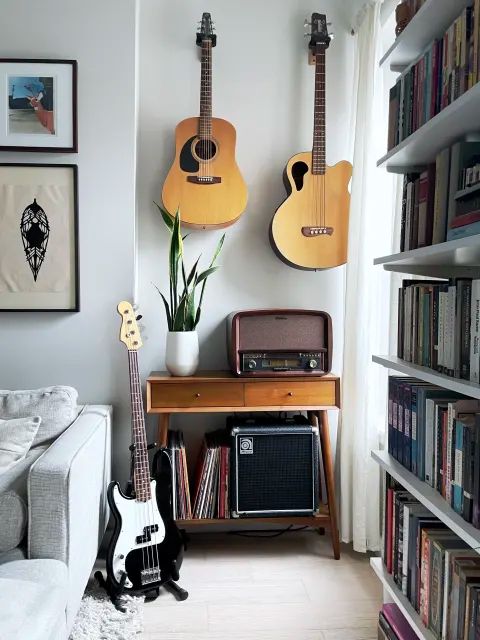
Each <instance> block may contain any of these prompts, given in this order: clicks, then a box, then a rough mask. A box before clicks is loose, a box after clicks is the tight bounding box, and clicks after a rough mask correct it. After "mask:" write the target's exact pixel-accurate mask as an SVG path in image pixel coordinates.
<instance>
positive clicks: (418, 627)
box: [370, 558, 435, 640]
mask: <svg viewBox="0 0 480 640" xmlns="http://www.w3.org/2000/svg"><path fill="white" fill-rule="evenodd" d="M370 566H371V567H372V569H373V570H374V571H375V573H376V574H377V576H378V578H379V580H380V581H381V582H382V584H383V586H384V588H385V589H386V591H388V593H389V595H390V596H391V598H392V600H393V601H394V602H395V604H396V605H397V606H398V608H399V609H400V610H401V612H402V613H403V615H404V616H405V618H406V619H407V620H408V623H409V624H410V626H411V627H412V629H413V631H415V633H416V634H417V636H418V637H419V638H421V639H422V640H435V636H434V635H433V633H432V632H431V631H429V630H428V629H426V628H425V626H424V625H423V623H422V620H421V619H420V616H419V615H418V613H417V612H416V611H415V609H414V608H413V607H412V605H411V604H410V602H409V601H408V599H407V598H406V597H405V596H404V595H403V593H401V592H400V590H399V589H398V587H397V585H396V584H395V582H394V580H393V577H392V576H391V575H390V574H389V573H387V570H386V568H385V567H384V565H383V562H382V559H381V558H370Z"/></svg>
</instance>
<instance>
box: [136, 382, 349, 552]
mask: <svg viewBox="0 0 480 640" xmlns="http://www.w3.org/2000/svg"><path fill="white" fill-rule="evenodd" d="M334 408H340V379H339V378H338V377H337V376H333V375H328V376H323V377H314V376H291V377H282V378H281V379H280V378H238V377H235V376H233V375H232V374H230V373H228V372H225V371H208V372H201V373H199V374H197V375H195V376H192V377H185V378H174V377H171V376H170V375H168V374H167V373H164V372H156V371H154V372H152V373H151V374H150V376H149V378H148V380H147V413H150V414H154V413H158V414H159V426H158V442H159V443H160V444H161V445H162V446H166V444H167V434H168V429H169V419H170V415H171V414H172V413H233V412H238V411H244V412H253V411H307V412H308V416H309V418H310V420H311V422H312V424H313V425H315V426H318V429H319V434H320V445H321V454H322V461H323V469H324V475H325V485H326V489H327V504H322V505H321V507H320V512H319V514H318V515H316V516H310V517H302V516H290V517H281V518H235V519H234V522H235V525H244V524H249V525H252V524H253V523H259V522H262V523H265V522H268V523H281V524H297V525H308V526H311V527H316V528H318V529H323V528H325V529H328V530H329V531H330V534H331V538H332V546H333V553H334V556H335V558H337V559H338V558H340V540H339V535H338V524H337V507H336V502H335V486H334V471H333V458H332V451H331V446H330V433H329V426H328V416H327V409H334ZM232 521H233V519H232ZM219 523H225V520H224V519H202V520H199V519H195V520H180V521H178V524H180V525H181V526H188V525H209V524H219Z"/></svg>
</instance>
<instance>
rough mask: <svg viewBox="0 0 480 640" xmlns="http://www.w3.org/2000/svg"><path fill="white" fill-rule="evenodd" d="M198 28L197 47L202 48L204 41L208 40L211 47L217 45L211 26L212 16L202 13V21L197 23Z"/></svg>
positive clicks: (213, 29) (213, 28)
mask: <svg viewBox="0 0 480 640" xmlns="http://www.w3.org/2000/svg"><path fill="white" fill-rule="evenodd" d="M199 25H200V26H199V28H198V30H197V45H198V46H199V47H201V46H202V43H203V42H204V41H205V40H210V41H211V43H212V47H214V46H215V45H216V44H217V36H216V34H215V33H213V32H214V31H215V27H214V26H213V21H212V16H211V15H210V13H207V12H204V13H203V14H202V19H201V20H200V22H199Z"/></svg>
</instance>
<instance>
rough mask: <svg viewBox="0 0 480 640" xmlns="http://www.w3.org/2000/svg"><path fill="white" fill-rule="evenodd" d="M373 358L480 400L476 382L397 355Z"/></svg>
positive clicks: (389, 366) (390, 366)
mask: <svg viewBox="0 0 480 640" xmlns="http://www.w3.org/2000/svg"><path fill="white" fill-rule="evenodd" d="M372 360H373V362H376V363H377V364H381V365H382V366H383V367H387V368H388V369H394V370H395V371H399V372H400V373H405V374H406V375H408V376H412V377H414V378H418V379H419V380H423V381H424V382H429V383H430V384H436V385H438V386H439V387H443V388H444V389H450V391H456V392H457V393H463V394H464V395H466V396H468V397H469V398H476V399H477V400H480V385H478V384H477V383H475V382H470V381H469V380H462V379H461V378H451V377H450V376H446V375H444V374H442V373H438V372H437V371H434V370H433V369H429V368H428V367H421V366H420V365H418V364H412V363H411V362H406V361H405V360H402V359H401V358H397V357H396V356H372Z"/></svg>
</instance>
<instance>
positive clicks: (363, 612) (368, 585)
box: [143, 531, 382, 640]
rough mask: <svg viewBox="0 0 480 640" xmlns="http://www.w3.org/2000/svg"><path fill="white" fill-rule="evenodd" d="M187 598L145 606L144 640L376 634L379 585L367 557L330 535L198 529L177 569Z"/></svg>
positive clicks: (284, 639) (369, 639)
mask: <svg viewBox="0 0 480 640" xmlns="http://www.w3.org/2000/svg"><path fill="white" fill-rule="evenodd" d="M180 584H181V585H182V586H183V588H184V589H187V590H188V591H189V594H190V595H189V598H188V600H186V601H184V602H176V601H175V600H174V599H173V596H172V595H170V594H168V593H166V592H162V594H161V596H160V597H159V598H158V599H157V600H156V601H155V602H151V603H147V604H145V605H144V606H145V610H144V611H145V632H144V636H143V638H144V639H145V640H207V639H208V640H374V639H376V638H377V633H376V622H377V619H378V611H379V609H380V606H381V599H382V592H381V588H380V583H379V581H378V580H377V579H376V577H375V575H374V573H373V571H372V570H371V569H370V567H369V561H368V558H367V556H365V555H363V554H357V553H354V552H353V551H351V550H350V548H349V547H347V546H344V547H343V548H342V557H341V559H340V560H334V559H333V557H332V551H331V545H330V540H329V537H328V535H327V536H319V535H318V534H317V533H315V532H309V531H304V532H298V533H286V534H284V535H282V536H280V537H278V538H271V539H257V538H244V537H237V536H232V535H227V534H197V535H194V536H192V539H191V543H190V547H189V549H188V552H187V554H186V556H185V560H184V564H183V567H182V570H181V580H180Z"/></svg>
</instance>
